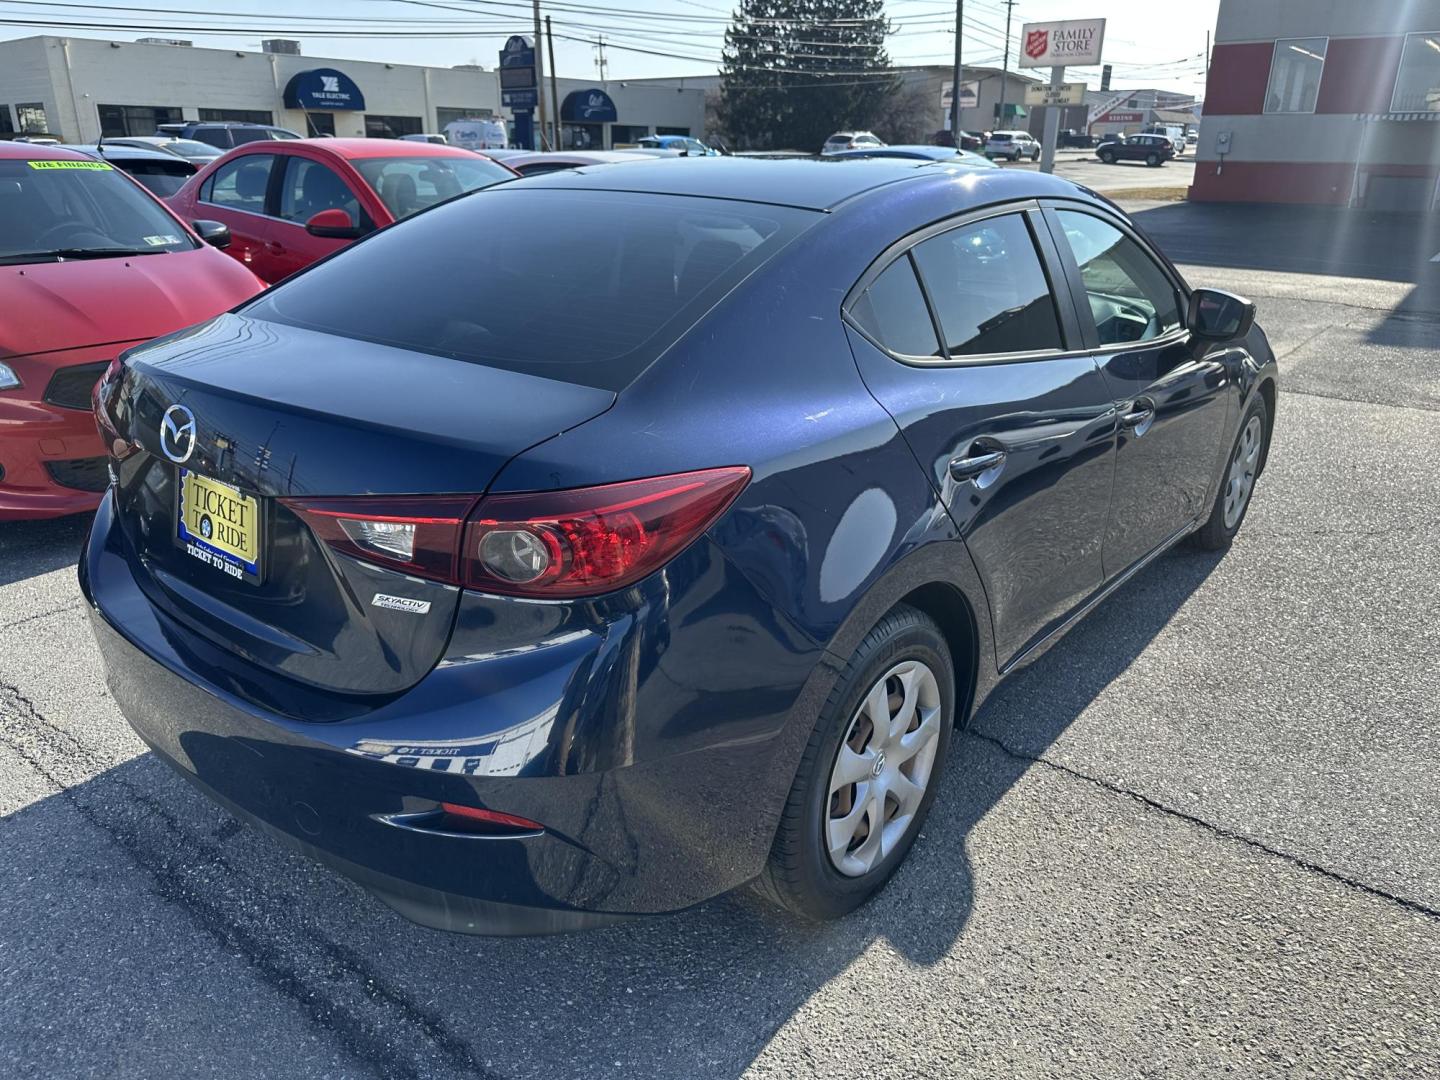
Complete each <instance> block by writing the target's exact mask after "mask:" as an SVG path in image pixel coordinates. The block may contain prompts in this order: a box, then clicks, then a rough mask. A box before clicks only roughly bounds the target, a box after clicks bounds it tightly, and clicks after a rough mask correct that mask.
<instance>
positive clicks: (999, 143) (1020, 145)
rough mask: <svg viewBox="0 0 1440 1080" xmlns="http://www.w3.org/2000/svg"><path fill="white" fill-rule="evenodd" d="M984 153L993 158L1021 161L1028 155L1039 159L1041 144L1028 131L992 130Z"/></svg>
mask: <svg viewBox="0 0 1440 1080" xmlns="http://www.w3.org/2000/svg"><path fill="white" fill-rule="evenodd" d="M982 153H983V154H984V155H985V156H986V157H988V158H991V159H994V158H1008V159H1009V160H1011V161H1019V160H1020V159H1021V158H1027V157H1028V158H1029V159H1030V160H1031V161H1039V160H1040V144H1039V143H1038V142H1036V140H1035V136H1033V135H1031V134H1030V133H1029V132H1028V131H992V132H991V133H990V138H988V139H986V140H985V149H984V150H983V151H982Z"/></svg>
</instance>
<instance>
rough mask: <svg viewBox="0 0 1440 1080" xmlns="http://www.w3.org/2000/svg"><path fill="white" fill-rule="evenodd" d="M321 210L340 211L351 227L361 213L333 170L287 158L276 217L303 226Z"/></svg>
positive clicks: (317, 164) (358, 220) (357, 222)
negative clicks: (278, 212)
mask: <svg viewBox="0 0 1440 1080" xmlns="http://www.w3.org/2000/svg"><path fill="white" fill-rule="evenodd" d="M321 210H344V211H345V214H346V216H348V217H349V218H350V221H351V223H352V224H355V225H359V224H360V223H361V214H362V213H363V211H362V210H361V208H360V200H359V198H357V197H356V195H355V193H354V192H353V191H351V190H350V185H348V184H347V183H345V181H344V180H342V179H340V177H339V176H337V175H336V174H335V172H334V171H333V170H331V169H329V168H327V167H326V166H324V165H322V164H320V162H318V161H311V160H310V159H309V158H304V157H299V156H292V157H290V158H289V159H288V160H287V162H286V166H285V182H284V183H282V184H281V185H280V216H281V217H282V218H284V219H285V220H286V221H293V222H295V223H296V224H298V225H303V224H305V222H307V221H309V220H310V219H311V218H312V217H314V216H315V215H316V214H318V213H320V211H321Z"/></svg>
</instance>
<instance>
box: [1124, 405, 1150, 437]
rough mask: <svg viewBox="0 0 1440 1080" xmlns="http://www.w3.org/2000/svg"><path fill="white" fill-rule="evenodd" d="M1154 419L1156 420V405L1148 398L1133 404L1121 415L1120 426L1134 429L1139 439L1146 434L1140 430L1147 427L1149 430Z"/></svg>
mask: <svg viewBox="0 0 1440 1080" xmlns="http://www.w3.org/2000/svg"><path fill="white" fill-rule="evenodd" d="M1153 419H1155V405H1154V403H1153V402H1151V401H1149V400H1147V399H1146V398H1141V399H1140V400H1138V401H1135V402H1132V403H1131V404H1130V407H1129V408H1128V409H1126V410H1125V411H1124V412H1122V413H1121V414H1120V426H1121V427H1123V428H1130V429H1132V430H1133V431H1134V432H1135V434H1136V437H1137V438H1138V437H1139V436H1141V435H1144V434H1145V432H1144V431H1141V430H1140V428H1142V427H1145V428H1146V430H1148V427H1147V425H1148V424H1149V423H1150V421H1151V420H1153Z"/></svg>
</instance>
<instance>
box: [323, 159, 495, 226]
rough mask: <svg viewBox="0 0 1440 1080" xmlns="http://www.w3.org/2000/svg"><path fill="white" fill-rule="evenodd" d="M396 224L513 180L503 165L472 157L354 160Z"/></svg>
mask: <svg viewBox="0 0 1440 1080" xmlns="http://www.w3.org/2000/svg"><path fill="white" fill-rule="evenodd" d="M351 164H352V165H354V166H355V168H356V169H357V170H359V172H360V175H361V176H363V177H364V178H365V182H366V183H367V184H369V185H370V187H371V188H373V189H374V191H375V194H377V195H379V196H380V201H381V202H383V203H384V204H385V209H387V210H389V211H390V214H391V216H392V217H394V218H395V220H396V221H399V220H400V219H401V218H405V217H409V216H410V215H411V214H413V213H415V212H416V211H417V210H424V209H425V208H426V207H427V206H434V205H435V204H436V203H441V202H444V201H445V200H446V199H453V198H454V197H455V196H456V195H464V194H465V193H466V192H467V191H478V190H479V189H480V188H484V187H489V186H490V185H491V184H498V183H500V182H501V181H503V180H513V179H514V178H515V174H514V173H512V172H511V171H510V170H509V169H507V168H505V167H504V166H503V165H497V164H496V163H495V162H493V161H491V160H490V159H489V158H483V157H480V156H479V155H478V154H476V155H473V156H471V157H413V158H408V157H407V158H400V157H385V158H369V159H367V160H363V161H352V162H351Z"/></svg>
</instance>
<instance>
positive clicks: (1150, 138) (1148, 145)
mask: <svg viewBox="0 0 1440 1080" xmlns="http://www.w3.org/2000/svg"><path fill="white" fill-rule="evenodd" d="M1095 156H1096V157H1098V158H1099V159H1100V160H1101V161H1103V162H1104V163H1105V164H1106V165H1114V164H1115V163H1116V162H1117V161H1143V162H1144V163H1145V164H1146V165H1149V166H1150V167H1151V168H1152V169H1153V168H1157V167H1158V166H1160V165H1163V164H1165V162H1167V161H1169V160H1170V159H1171V158H1173V157H1174V156H1175V147H1174V145H1173V144H1172V143H1171V142H1170V138H1169V136H1167V135H1130V136H1125V135H1121V136H1120V137H1118V138H1115V139H1108V140H1106V141H1105V142H1102V143H1101V144H1100V145H1099V146H1097V147H1096V148H1095Z"/></svg>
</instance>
